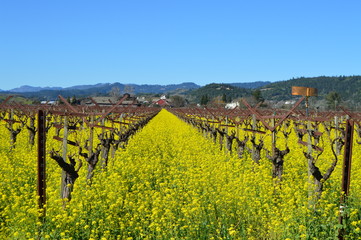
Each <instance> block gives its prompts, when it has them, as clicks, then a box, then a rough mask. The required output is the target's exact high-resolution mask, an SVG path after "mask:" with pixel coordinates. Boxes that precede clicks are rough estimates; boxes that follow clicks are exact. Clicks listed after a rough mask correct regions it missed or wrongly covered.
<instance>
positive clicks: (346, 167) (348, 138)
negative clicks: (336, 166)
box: [338, 120, 354, 239]
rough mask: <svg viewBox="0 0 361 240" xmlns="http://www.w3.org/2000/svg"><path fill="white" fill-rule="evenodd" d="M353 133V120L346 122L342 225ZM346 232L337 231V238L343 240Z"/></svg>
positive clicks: (347, 191) (348, 185)
mask: <svg viewBox="0 0 361 240" xmlns="http://www.w3.org/2000/svg"><path fill="white" fill-rule="evenodd" d="M353 132H354V122H353V120H347V122H346V136H345V150H344V158H343V159H344V160H343V165H342V184H341V188H342V189H341V191H342V193H341V201H340V216H339V223H340V224H341V225H344V224H345V223H346V220H347V219H346V217H347V216H346V213H345V207H346V205H347V197H348V195H349V190H350V180H351V160H352V144H353ZM345 234H346V232H345V227H344V226H343V228H342V229H340V231H339V235H338V238H339V239H344V236H345Z"/></svg>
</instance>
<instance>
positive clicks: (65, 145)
mask: <svg viewBox="0 0 361 240" xmlns="http://www.w3.org/2000/svg"><path fill="white" fill-rule="evenodd" d="M63 129H64V133H63V148H62V157H63V159H64V162H67V160H66V158H67V153H68V116H66V115H65V116H64V128H63ZM65 178H66V172H65V171H64V170H62V172H61V190H60V194H61V198H63V199H64V198H65V192H66V191H65V188H66V187H67V186H65V182H66V181H65Z"/></svg>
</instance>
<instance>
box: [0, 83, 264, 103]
mask: <svg viewBox="0 0 361 240" xmlns="http://www.w3.org/2000/svg"><path fill="white" fill-rule="evenodd" d="M269 83H270V82H254V83H233V84H230V85H234V86H237V87H242V88H250V89H252V88H258V87H260V86H264V85H267V84H269ZM198 88H201V86H199V85H197V84H195V83H192V82H184V83H181V84H169V85H159V84H141V85H139V84H122V83H98V84H95V85H76V86H72V87H67V88H62V87H33V86H28V85H24V86H21V87H18V88H14V89H11V90H9V91H2V93H8V94H20V95H22V96H24V97H29V98H44V99H48V100H49V99H56V98H57V97H58V95H62V96H64V97H72V96H77V97H84V96H97V95H105V94H109V92H111V91H112V89H113V90H114V89H117V90H119V91H120V92H122V93H125V92H132V93H134V94H141V93H143V94H164V93H170V92H172V93H177V91H180V90H183V91H182V92H187V91H191V90H194V89H198Z"/></svg>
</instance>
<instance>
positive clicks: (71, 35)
mask: <svg viewBox="0 0 361 240" xmlns="http://www.w3.org/2000/svg"><path fill="white" fill-rule="evenodd" d="M360 11H361V1H359V0H351V1H349V0H344V1H341V0H337V1H336V0H298V1H292V0H284V1H278V0H273V1H272V0H263V1H261V0H248V1H243V0H238V1H236V0H230V1H226V0H225V1H212V0H207V1H206V0H204V1H203V0H199V1H198V0H167V1H166V0H164V1H158V0H147V1H146V0H128V1H122V0H117V1H115V0H114V1H106V0H105V1H99V0H97V1H90V0H86V1H83V0H72V1H70V0H46V1H37V0H33V1H29V0H1V1H0V89H3V90H8V89H12V88H15V87H19V86H21V85H31V86H43V87H44V86H60V87H68V86H73V85H83V84H96V83H108V82H109V83H113V82H121V83H136V84H171V83H182V82H195V83H197V84H200V85H205V84H208V83H212V82H217V83H222V82H223V83H231V82H252V81H278V80H288V79H290V78H292V77H301V76H304V77H314V76H320V75H326V76H337V75H360V74H361V14H360Z"/></svg>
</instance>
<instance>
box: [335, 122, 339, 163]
mask: <svg viewBox="0 0 361 240" xmlns="http://www.w3.org/2000/svg"><path fill="white" fill-rule="evenodd" d="M338 131H339V120H338V117H337V116H335V138H338ZM335 148H336V155H337V156H338V155H340V149H339V148H338V147H337V142H335Z"/></svg>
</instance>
